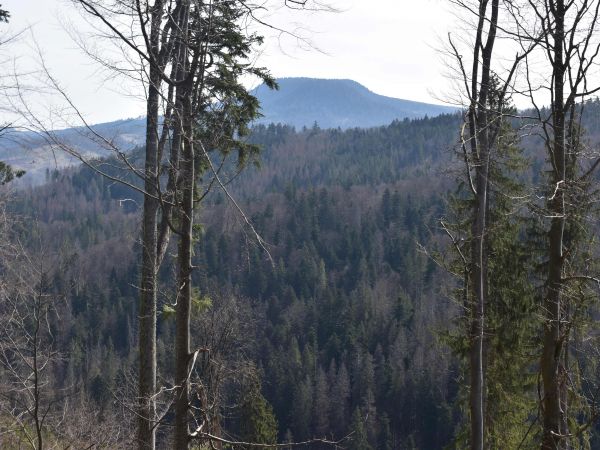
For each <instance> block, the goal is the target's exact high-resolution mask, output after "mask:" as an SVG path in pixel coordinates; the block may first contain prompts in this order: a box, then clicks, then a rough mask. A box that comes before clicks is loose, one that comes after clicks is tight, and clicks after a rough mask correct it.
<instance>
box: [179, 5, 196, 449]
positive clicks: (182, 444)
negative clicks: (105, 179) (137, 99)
mask: <svg viewBox="0 0 600 450" xmlns="http://www.w3.org/2000/svg"><path fill="white" fill-rule="evenodd" d="M181 6H182V8H183V11H182V18H183V20H182V22H181V27H180V28H181V36H182V41H183V42H185V40H186V39H187V36H188V22H189V15H190V3H189V0H183V1H182V2H181ZM177 56H178V58H179V60H178V61H176V64H177V65H178V66H179V68H180V72H181V75H182V77H181V79H182V80H185V82H184V83H183V84H182V85H181V86H178V87H177V100H176V103H177V106H178V108H176V114H178V115H179V117H178V118H177V120H178V123H179V125H180V127H181V128H180V131H181V132H182V133H181V138H180V139H179V143H180V145H181V146H182V147H181V158H180V161H179V167H180V174H179V181H180V183H179V184H180V186H181V202H180V204H179V211H178V213H179V224H180V228H179V251H178V265H179V274H178V283H177V287H178V291H177V322H176V332H175V384H176V386H177V389H176V390H175V428H174V435H173V448H175V449H177V450H183V449H187V448H188V444H189V417H190V414H189V402H190V398H189V397H190V392H189V391H190V373H189V372H190V316H191V309H192V245H193V236H192V229H193V220H194V186H195V181H196V180H195V173H194V168H195V160H194V147H193V142H194V136H193V122H192V114H193V111H192V95H193V92H192V90H193V76H192V75H191V74H190V73H189V71H190V69H189V59H188V57H189V47H188V46H185V47H182V48H180V50H179V51H178V53H177Z"/></svg>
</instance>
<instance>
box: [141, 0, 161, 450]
mask: <svg viewBox="0 0 600 450" xmlns="http://www.w3.org/2000/svg"><path fill="white" fill-rule="evenodd" d="M162 12H163V2H162V0H157V1H156V3H155V4H154V6H153V8H152V19H151V20H152V22H151V28H150V38H149V39H150V46H151V48H149V49H148V50H149V53H150V54H151V55H158V52H159V45H160V42H159V38H160V27H161V19H162ZM149 70H150V79H149V85H148V99H147V112H146V114H147V118H146V161H145V171H144V174H145V183H144V191H145V194H144V212H143V224H142V270H141V272H142V274H141V292H140V316H139V342H138V345H139V375H138V376H139V389H138V398H139V399H138V401H139V405H138V408H139V411H138V430H137V438H138V448H139V449H140V450H154V448H155V446H156V433H155V423H154V422H155V418H156V417H155V416H156V404H155V400H154V395H155V393H156V309H157V308H156V289H157V286H156V284H157V220H158V219H157V214H158V209H159V202H158V198H157V196H158V192H157V186H158V184H157V183H158V165H159V161H158V115H159V114H158V108H159V100H160V83H161V73H160V68H159V67H158V66H157V65H156V64H150V68H149Z"/></svg>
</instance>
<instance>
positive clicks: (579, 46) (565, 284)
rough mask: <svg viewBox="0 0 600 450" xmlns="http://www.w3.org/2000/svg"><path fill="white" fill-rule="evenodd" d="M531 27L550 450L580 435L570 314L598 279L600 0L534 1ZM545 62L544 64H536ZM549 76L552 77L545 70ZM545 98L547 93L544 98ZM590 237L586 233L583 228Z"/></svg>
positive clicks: (525, 33)
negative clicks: (591, 118)
mask: <svg viewBox="0 0 600 450" xmlns="http://www.w3.org/2000/svg"><path fill="white" fill-rule="evenodd" d="M528 6H529V8H530V11H529V13H530V16H531V17H532V18H535V19H536V20H535V21H534V20H532V23H533V24H534V25H533V26H534V27H536V28H537V29H539V30H540V31H541V38H540V39H539V45H540V48H541V50H542V53H543V56H544V57H545V64H546V65H545V67H547V71H546V70H545V71H544V73H542V74H540V73H536V70H539V69H536V64H535V63H534V61H533V60H532V61H529V60H528V63H529V64H528V65H527V86H528V90H527V91H528V94H529V96H530V99H531V101H532V103H533V105H534V108H535V111H536V116H537V117H536V119H537V122H538V124H539V125H540V128H541V133H540V134H541V137H542V140H543V142H544V146H545V148H546V153H547V162H548V165H549V175H548V180H547V185H546V186H545V187H544V188H543V196H542V198H544V199H545V205H540V207H539V209H538V211H540V212H541V216H542V218H543V220H544V223H545V224H547V228H546V230H545V235H546V245H547V247H546V249H545V252H544V253H545V258H544V259H545V261H544V263H545V264H544V278H545V286H544V297H543V305H542V314H543V317H544V321H545V323H544V329H543V348H542V351H541V359H540V371H541V378H542V398H541V412H542V418H543V437H542V444H541V447H542V449H544V450H550V449H565V448H569V447H570V443H569V442H570V440H571V438H574V437H576V436H575V435H573V434H572V431H573V430H570V429H569V423H570V421H571V419H572V418H574V417H575V415H574V414H575V413H573V412H570V411H569V407H570V405H569V398H570V397H571V394H570V393H573V392H574V391H576V390H577V389H578V387H577V386H576V385H574V384H573V381H572V380H573V377H572V370H573V369H572V365H573V363H570V362H569V341H570V339H571V330H572V329H573V327H576V324H575V323H574V322H573V316H572V312H573V309H574V307H575V306H576V302H577V300H576V298H577V296H576V295H573V293H574V292H576V291H579V290H581V289H580V288H581V283H586V282H589V281H593V280H595V277H594V276H593V274H590V273H589V272H588V270H589V268H587V267H585V266H586V264H585V263H584V261H582V260H580V258H581V257H582V256H581V249H582V246H584V247H585V246H587V245H589V243H585V242H584V241H582V239H581V237H582V233H581V230H585V229H586V228H588V227H589V224H586V223H585V222H586V220H585V218H584V216H583V213H584V211H585V210H586V209H587V206H588V205H589V201H590V196H589V188H590V185H589V182H590V177H591V175H592V174H593V173H594V171H595V170H596V168H597V166H598V164H599V163H600V160H598V159H595V160H594V159H593V158H594V156H593V153H590V152H588V151H587V150H586V148H585V145H584V144H585V140H584V139H583V136H582V128H581V123H580V120H581V113H582V110H583V107H584V99H585V97H586V96H589V95H591V94H593V93H594V92H597V91H598V90H599V89H600V87H599V86H598V83H594V82H593V81H592V79H591V76H590V74H591V72H590V71H591V70H592V68H593V66H594V65H595V64H596V62H597V57H598V53H599V51H600V40H599V39H598V36H597V30H596V28H597V23H598V18H599V17H598V12H599V8H600V2H598V1H594V0H574V1H565V0H543V1H532V0H529V1H528ZM531 36H532V32H531V26H530V27H526V26H525V24H522V23H521V28H520V37H521V40H522V41H523V40H530V39H531ZM538 67H539V66H538ZM546 73H548V74H551V76H550V77H549V78H548V77H546V76H545V74H546ZM540 91H542V92H543V91H545V92H548V93H549V97H550V98H549V100H550V108H541V107H538V102H539V101H540V99H539V98H538V92H540ZM544 100H547V98H544V99H543V100H541V101H544ZM584 234H585V233H584Z"/></svg>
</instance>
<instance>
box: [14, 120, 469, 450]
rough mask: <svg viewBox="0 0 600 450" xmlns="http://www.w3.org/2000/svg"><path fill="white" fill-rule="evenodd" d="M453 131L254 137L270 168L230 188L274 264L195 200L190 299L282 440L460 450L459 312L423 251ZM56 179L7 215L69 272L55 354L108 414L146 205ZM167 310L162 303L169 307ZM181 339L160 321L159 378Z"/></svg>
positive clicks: (127, 326)
mask: <svg viewBox="0 0 600 450" xmlns="http://www.w3.org/2000/svg"><path fill="white" fill-rule="evenodd" d="M458 121H459V117H458V116H440V117H437V118H431V119H420V120H415V121H402V122H394V123H393V124H391V125H389V126H386V127H381V128H375V129H368V130H364V129H354V130H348V131H343V132H342V131H337V130H320V129H310V130H304V131H299V132H296V131H294V130H293V129H292V128H289V127H283V126H268V127H259V128H256V129H255V130H254V132H253V135H252V140H253V141H255V142H257V143H260V144H261V145H262V146H263V151H262V156H261V158H260V163H261V167H260V168H257V169H253V170H252V171H249V172H247V173H246V174H244V175H243V176H242V177H240V178H239V179H238V180H236V184H235V188H234V189H233V190H234V192H235V195H236V197H239V198H241V199H243V202H242V204H243V208H244V210H245V211H246V212H247V214H249V215H250V216H251V220H252V223H253V224H254V225H255V226H256V229H257V231H258V232H259V233H260V234H261V235H262V236H263V238H264V239H265V240H266V242H268V249H269V251H270V253H271V256H272V258H273V260H272V261H270V260H269V258H268V257H267V255H266V253H265V252H264V251H263V250H262V249H261V248H259V247H258V246H257V244H256V242H255V240H254V238H253V237H252V236H251V235H250V234H248V230H247V229H245V228H244V227H243V226H242V225H241V224H240V222H239V217H238V216H237V213H236V212H235V211H234V210H233V209H232V208H231V205H230V204H229V203H228V201H227V200H226V199H225V197H224V195H223V193H222V192H219V190H218V189H215V191H214V194H213V195H211V196H209V197H207V199H206V200H205V202H203V208H202V212H201V223H202V224H203V225H202V227H203V229H202V231H201V232H200V234H199V235H198V242H197V244H196V250H195V256H194V264H195V265H197V267H198V270H196V271H195V273H194V277H195V285H197V286H199V287H200V289H201V292H200V293H199V295H200V296H201V297H202V298H205V297H206V298H210V299H211V302H212V306H211V307H210V310H211V311H213V312H214V314H215V315H219V316H220V315H223V314H225V315H229V318H228V320H229V321H231V323H232V324H233V323H239V322H243V323H241V324H238V325H236V327H238V328H239V329H237V330H236V333H242V332H243V333H242V334H241V335H239V336H237V335H236V337H235V339H238V340H239V341H240V342H243V343H244V348H245V350H244V356H245V357H246V358H248V361H249V362H251V363H252V364H254V365H256V367H258V368H259V372H260V373H261V374H262V375H261V381H262V393H263V395H264V396H265V398H266V399H267V400H268V401H269V403H270V404H271V405H272V407H273V411H274V414H275V416H276V418H277V422H278V431H279V435H280V437H281V438H282V439H284V438H286V437H288V438H289V437H290V436H293V438H294V439H295V440H304V439H308V438H311V437H313V436H331V437H338V438H339V437H343V436H345V435H347V434H348V433H349V432H352V431H353V430H356V429H363V428H364V433H365V439H367V440H368V442H370V443H371V445H372V446H373V447H376V446H377V448H405V447H407V448H409V447H411V446H418V447H419V448H431V449H434V448H440V447H441V446H443V445H446V444H448V443H449V442H450V440H451V437H452V434H453V431H454V427H455V426H456V423H457V418H458V416H459V411H458V410H457V408H456V406H453V405H454V404H455V402H454V400H455V398H456V395H457V385H456V381H457V378H458V376H459V374H458V372H457V365H456V363H455V362H454V361H453V360H452V358H451V357H450V356H449V351H448V349H447V348H445V347H444V345H442V344H440V343H439V333H440V331H441V330H442V329H443V326H444V325H445V324H447V323H448V321H450V320H451V318H452V317H453V315H454V309H455V308H454V306H453V304H452V302H451V301H450V300H449V297H448V295H447V293H445V292H444V289H442V287H441V286H442V284H441V283H439V280H440V278H444V277H447V275H445V274H444V273H443V272H441V271H440V270H439V269H438V268H437V267H436V265H435V264H434V262H433V260H431V259H430V258H428V257H427V256H426V255H425V254H424V253H423V252H422V251H420V250H419V247H418V244H422V245H425V246H426V247H430V248H434V247H436V246H437V245H438V241H439V238H438V237H437V236H438V231H437V229H438V224H437V220H438V219H439V217H441V216H442V215H443V214H444V209H445V201H444V198H443V195H441V194H442V193H443V192H444V191H445V190H446V189H447V186H448V182H449V181H451V179H452V175H451V174H445V169H446V168H447V165H448V162H450V161H452V159H453V151H452V149H451V147H452V143H453V141H454V139H455V134H456V128H457V126H458ZM48 178H49V179H48V182H47V184H46V185H44V186H42V187H40V188H36V189H32V190H29V191H27V192H20V193H18V201H17V202H16V204H15V205H14V206H13V207H14V208H15V211H16V212H17V213H18V214H19V215H20V216H22V217H23V218H25V217H26V218H27V223H29V221H30V220H31V219H34V220H35V223H36V225H35V229H36V230H37V232H36V233H35V234H34V235H31V234H29V233H27V234H23V239H25V240H27V243H28V245H31V246H35V245H36V240H38V239H40V236H41V237H42V238H43V241H44V242H48V243H50V244H46V245H50V248H46V252H47V253H49V254H52V255H55V257H56V258H59V259H60V260H61V261H64V262H63V263H61V264H62V265H63V266H64V267H65V269H66V270H62V271H61V272H53V283H52V285H53V287H52V289H53V290H55V291H56V292H59V293H60V294H61V295H64V296H65V297H64V302H63V301H61V302H60V308H59V309H60V311H61V314H60V315H61V320H60V338H59V339H58V342H60V343H61V344H60V345H61V349H60V350H61V351H62V352H65V354H68V355H69V358H68V359H66V360H65V363H63V364H61V365H60V369H59V368H57V369H56V373H55V376H56V380H57V381H58V380H60V382H59V384H60V386H61V387H65V388H66V387H75V386H76V390H77V392H78V394H77V395H78V396H83V398H89V399H90V400H89V401H91V402H94V404H95V405H96V406H97V407H99V408H103V409H105V410H106V411H112V412H111V413H108V412H107V414H115V412H114V410H116V409H118V407H119V405H115V400H114V393H115V392H116V391H118V390H119V389H121V388H122V386H121V384H122V381H121V380H122V379H123V378H124V377H126V376H127V374H128V373H129V371H130V370H132V367H131V364H132V362H133V360H134V358H135V353H134V351H133V349H134V348H135V339H136V337H135V336H136V334H137V333H136V330H135V326H136V325H135V324H136V311H137V296H138V289H137V288H136V286H137V280H138V277H139V274H138V271H137V256H136V255H137V254H138V252H139V246H138V244H137V238H138V236H137V235H136V231H135V230H136V224H137V222H138V220H139V201H140V198H139V194H135V193H134V192H131V191H130V190H128V189H127V188H126V187H123V186H121V185H119V184H115V183H111V182H108V181H107V180H106V179H104V178H102V177H101V176H98V175H96V174H94V173H93V172H92V171H91V170H90V169H85V168H81V169H77V170H75V169H73V170H70V171H66V172H63V173H58V172H55V173H51V174H49V175H48ZM28 229H29V228H27V230H28ZM440 245H443V244H440ZM172 270H173V268H172V265H171V264H170V263H168V264H167V266H166V267H165V268H164V269H163V271H162V276H161V277H162V279H163V281H164V283H166V285H170V284H171V283H172V282H173V281H172V277H171V274H172ZM434 280H437V281H438V282H434ZM169 301H171V299H170V298H169V297H168V296H167V297H163V298H161V299H160V304H161V305H162V306H161V309H162V308H163V307H164V305H166V304H167V303H168V302H169ZM231 302H233V303H234V304H235V307H232V306H231ZM198 320H200V319H198ZM202 320H205V321H206V320H210V319H209V318H204V319H202ZM215 320H216V319H215ZM172 325H173V323H172V318H171V317H170V316H169V314H168V313H163V314H162V315H161V316H160V318H159V340H160V342H159V360H160V361H161V362H162V366H161V369H160V370H161V371H165V372H168V370H169V367H171V364H172V362H171V361H170V359H169V353H170V352H169V350H168V349H169V348H170V346H171V345H172V344H171V342H172V331H173V328H172ZM217 325H218V326H224V325H222V324H221V325H219V324H215V323H213V324H211V326H217ZM196 326H197V327H198V328H196V331H195V339H198V340H199V341H200V342H204V341H205V340H211V339H216V337H215V336H211V335H206V334H205V333H207V332H208V331H207V328H208V329H210V327H207V325H206V324H204V325H201V324H197V325H196ZM232 326H233V325H232ZM212 332H215V331H214V330H213V331H212ZM233 334H235V333H233ZM228 357H229V356H228ZM67 361H68V362H67ZM234 416H235V414H234ZM365 417H366V418H367V421H366V422H365V423H364V424H363V423H362V421H363V419H364V418H365ZM231 420H234V419H233V418H232V419H231ZM361 427H363V428H361ZM432 430H435V432H432ZM357 445H358V444H357ZM357 448H358V447H357Z"/></svg>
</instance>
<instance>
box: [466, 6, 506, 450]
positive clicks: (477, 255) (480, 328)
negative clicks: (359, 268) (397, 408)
mask: <svg viewBox="0 0 600 450" xmlns="http://www.w3.org/2000/svg"><path fill="white" fill-rule="evenodd" d="M498 2H499V0H493V1H492V5H491V17H490V18H489V19H486V15H487V6H488V1H487V0H482V1H480V4H479V5H480V6H479V18H478V28H477V35H476V41H475V46H476V48H475V49H474V58H473V70H472V76H473V78H472V91H471V92H472V99H471V108H470V111H469V129H470V132H471V151H472V154H473V160H474V164H475V190H476V192H475V193H474V200H475V203H474V206H473V216H474V217H473V219H474V220H473V224H472V236H473V244H472V249H471V267H472V270H473V299H474V305H473V307H472V310H471V348H470V352H469V353H470V378H471V390H470V402H469V403H470V412H471V449H473V450H483V449H484V446H485V367H484V361H485V355H484V348H485V345H484V338H485V308H486V304H487V299H488V292H487V287H488V281H487V278H488V273H487V255H486V232H487V230H486V228H487V209H488V177H489V167H490V153H491V142H490V138H489V129H490V124H489V123H488V122H489V121H488V111H487V108H488V100H489V99H488V97H489V91H490V79H491V60H492V52H493V48H494V42H495V39H496V25H497V22H498ZM488 21H489V31H488V34H487V39H486V42H485V46H484V47H482V50H481V57H482V58H481V61H479V52H480V47H481V45H482V43H483V33H484V28H485V26H486V25H488ZM480 66H481V80H480V81H479V77H478V72H479V67H480Z"/></svg>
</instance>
